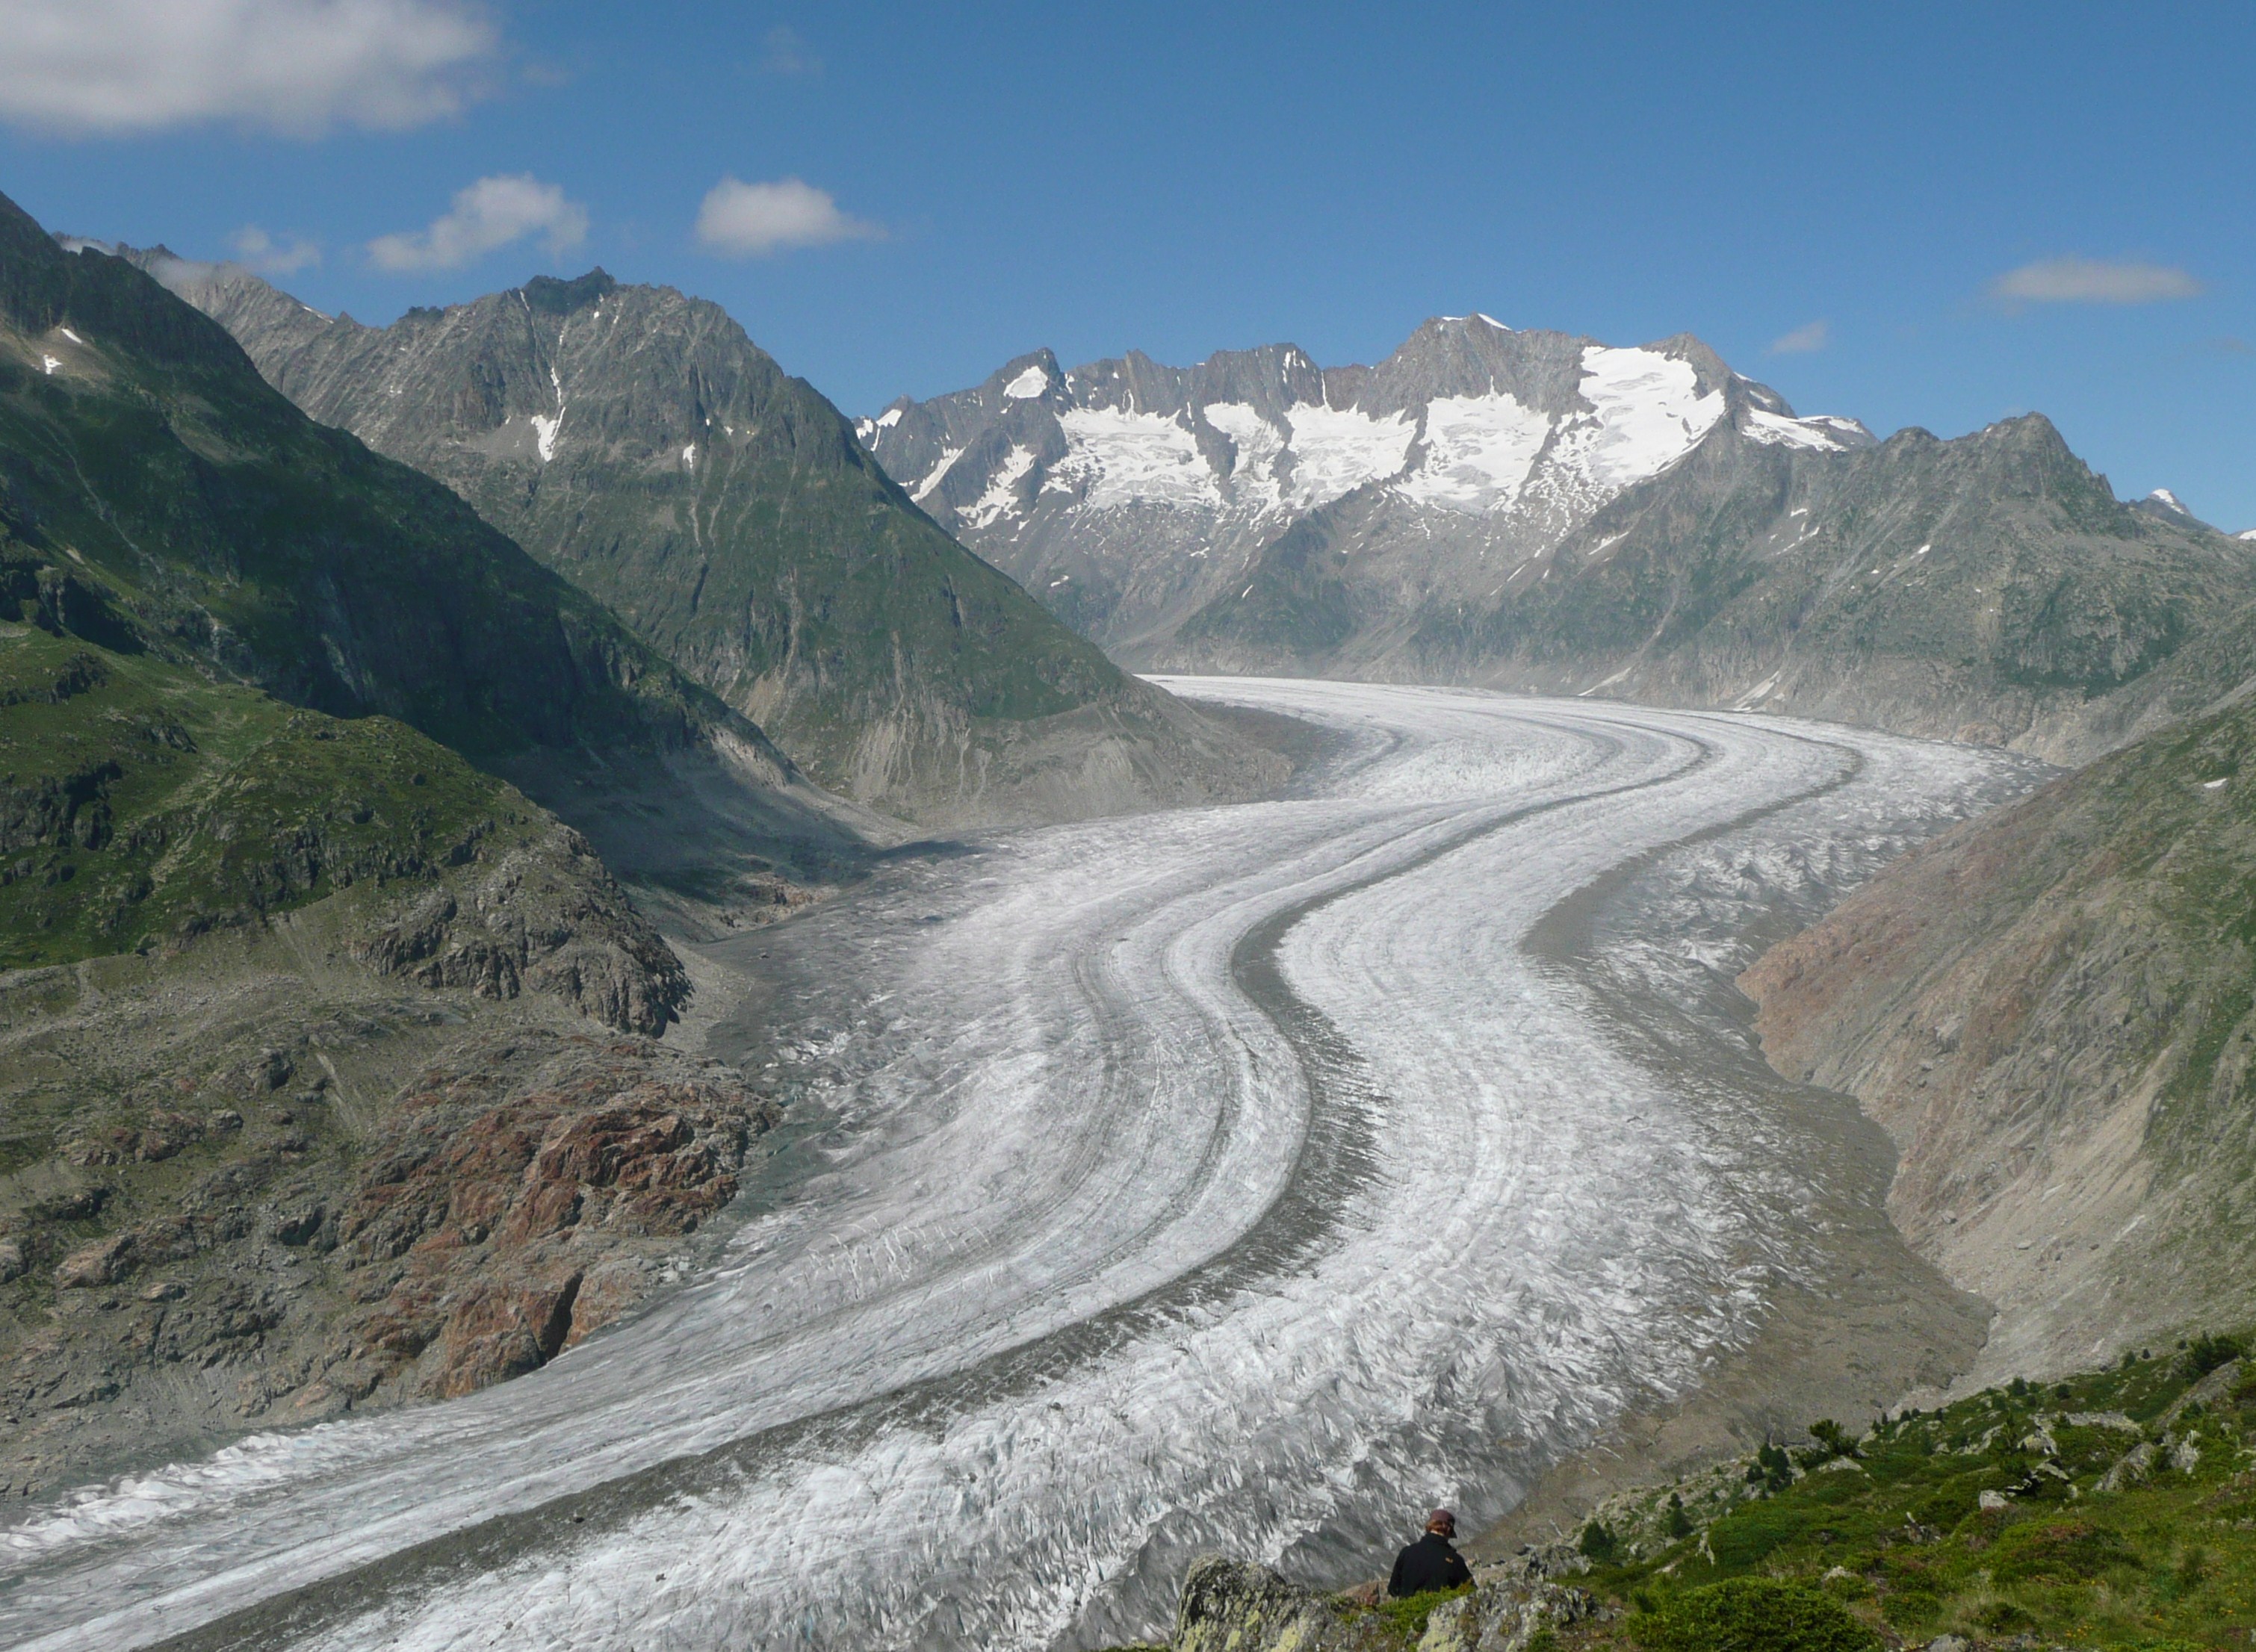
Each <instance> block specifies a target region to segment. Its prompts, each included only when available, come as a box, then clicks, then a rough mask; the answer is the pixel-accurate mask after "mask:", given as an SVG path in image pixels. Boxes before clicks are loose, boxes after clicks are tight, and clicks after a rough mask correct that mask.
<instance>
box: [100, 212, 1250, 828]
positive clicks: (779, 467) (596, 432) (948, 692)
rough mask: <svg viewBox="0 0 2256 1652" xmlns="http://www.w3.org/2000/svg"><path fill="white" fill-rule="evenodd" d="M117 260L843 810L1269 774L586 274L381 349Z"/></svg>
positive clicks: (1124, 793) (299, 313)
mask: <svg viewBox="0 0 2256 1652" xmlns="http://www.w3.org/2000/svg"><path fill="white" fill-rule="evenodd" d="M133 256H134V257H137V258H138V259H140V260H141V261H142V262H144V263H145V264H149V266H150V267H151V268H152V269H154V270H156V271H159V273H160V274H162V275H164V276H165V278H166V279H167V280H169V281H172V282H173V284H174V285H177V286H179V287H180V290H181V291H182V292H184V293H186V294H187V295H188V296H189V297H190V298H192V299H194V301H195V302H197V303H198V304H200V305H201V306H204V307H205V308H206V309H208V311H209V312H210V313H212V314H214V315H215V316H216V317H217V318H218V319H219V320H222V322H224V323H225V324H226V325H227V326H228V327H230V328H231V329H233V330H234V332H235V333H236V335H237V337H239V338H240V340H241V341H242V342H243V346H244V347H245V348H246V349H248V351H249V352H250V355H251V356H252V358H253V359H254V360H255V361H256V362H257V363H258V365H259V368H260V369H261V370H262V371H264V373H265V375H266V376H267V377H268V378H269V379H270V380H271V381H272V383H274V384H275V385H277V386H278V388H279V389H281V390H283V391H285V392H286V394H288V395H289V396H290V397H292V398H293V400H294V401H296V402H297V403H298V404H299V405H300V406H301V407H303V408H304V409H306V411H308V412H310V413H311V414H313V415H314V417H315V418H320V419H322V420H324V421H327V422H329V423H332V424H335V425H342V426H344V427H346V428H348V429H349V430H352V431H353V432H356V433H357V434H358V435H359V436H360V437H361V438H362V439H364V440H366V441H367V442H368V443H369V444H370V446H373V447H375V448H376V449H377V450H378V451H380V452H383V453H388V454H391V456H393V457H395V458H398V459H400V460H405V461H406V462H408V463H410V464H412V465H414V466H415V467H418V468H419V469H420V470H423V471H425V472H427V473H428V474H429V475H433V476H435V477H437V478H439V479H440V480H441V481H442V482H446V483H447V484H448V486H449V487H450V488H452V489H455V492H457V493H458V494H460V495H461V496H462V498H464V499H465V500H467V501H469V503H471V504H472V505H474V506H475V507H476V510H477V511H478V512H479V514H480V515H481V516H483V517H484V518H485V519H486V520H487V521H488V522H490V523H491V524H494V525H495V526H497V527H498V528H500V529H501V530H503V531H505V532H507V533H509V534H510V535H511V536H512V537H513V538H516V539H517V540H518V542H519V543H521V544H523V545H525V547H526V548H527V549H528V550H529V551H531V552H532V553H533V554H535V555H536V556H538V557H539V558H540V559H542V561H544V562H545V563H546V565H547V566H550V567H552V568H553V569H555V570H557V571H558V572H560V573H563V574H565V575H566V576H568V578H569V579H571V580H573V581H574V582H575V583H576V584H577V585H578V586H580V587H582V588H583V589H585V590H586V591H588V592H589V593H590V594H593V595H594V596H595V597H596V598H597V599H599V600H600V601H603V602H604V603H607V604H609V605H610V607H611V608H614V609H616V610H617V612H618V613H619V614H620V615H623V616H624V618H625V619H626V620H627V621H628V622H630V623H631V624H632V625H633V627H634V628H635V629H636V630H637V632H638V634H639V635H640V636H642V637H643V638H644V639H645V640H646V641H647V642H648V643H651V644H652V645H653V646H654V647H655V648H656V649H657V650H659V651H660V652H661V653H662V654H664V655H665V656H666V657H667V658H669V659H670V660H672V661H673V662H674V663H675V664H678V665H679V666H680V667H681V668H682V669H683V670H684V671H687V672H688V673H689V674H691V675H692V676H693V677H694V678H697V679H698V680H699V681H700V682H701V683H703V684H705V685H709V687H711V688H712V689H713V690H714V691H716V692H717V693H719V694H720V695H721V696H722V697H723V698H724V699H726V700H728V701H729V703H730V704H731V705H732V706H736V707H737V708H738V709H739V710H741V711H742V712H744V714H747V715H750V716H752V717H755V718H757V719H758V721H759V722H760V723H761V724H762V726H763V727H765V728H767V729H769V730H770V731H771V732H772V734H774V735H775V736H776V738H777V739H778V740H779V742H781V743H782V744H783V745H784V747H785V748H786V749H787V750H788V751H790V753H791V754H792V756H793V758H794V759H796V760H797V761H798V762H800V763H801V764H802V765H803V766H804V767H805V768H806V769H807V770H808V772H810V773H812V774H813V775H814V776H815V777H817V778H818V779H820V780H821V781H822V782H823V783H824V784H827V785H829V786H832V787H834V788H835V789H837V790H839V791H842V792H844V793H846V794H848V795H850V796H851V797H854V798H857V799H860V800H863V801H865V802H869V803H871V804H874V805H878V806H882V807H885V808H888V809H892V810H895V811H897V812H910V813H914V814H917V815H919V816H920V817H921V818H926V819H956V818H962V817H965V816H967V815H969V816H976V815H978V814H980V813H981V812H983V810H985V811H986V812H999V813H1001V814H1004V815H1009V814H1012V813H1013V812H1026V811H1027V809H1028V808H1031V809H1032V810H1033V812H1037V813H1039V812H1092V811H1093V810H1094V811H1101V810H1102V809H1103V808H1107V807H1115V806H1120V805H1124V804H1129V803H1133V802H1136V801H1139V800H1142V801H1174V800H1182V799H1188V798H1199V797H1203V796H1209V795H1211V796H1226V795H1237V793H1239V792H1241V791H1244V790H1246V789H1247V785H1248V782H1249V779H1251V778H1257V777H1258V775H1259V773H1260V771H1261V770H1263V768H1264V764H1263V763H1262V762H1261V761H1260V760H1259V758H1258V756H1257V757H1255V758H1253V759H1252V760H1251V762H1250V763H1249V762H1248V761H1247V754H1245V753H1244V752H1243V751H1242V750H1240V749H1238V748H1237V743H1236V742H1235V741H1234V740H1233V739H1232V737H1231V736H1230V735H1227V734H1225V733H1223V731H1221V730H1218V729H1216V728H1211V727H1209V726H1208V725H1206V724H1204V723H1203V722H1202V721H1201V720H1199V719H1198V718H1197V717H1196V716H1195V714H1192V713H1190V712H1189V711H1188V708H1186V707H1184V706H1181V705H1180V704H1178V703H1177V702H1175V701H1174V700H1172V699H1169V698H1168V697H1167V696H1166V695H1164V694H1161V693H1160V692H1158V691H1156V690H1153V689H1151V688H1149V687H1147V686H1146V685H1142V684H1139V683H1137V682H1136V681H1134V680H1133V679H1132V678H1126V677H1124V675H1123V674H1122V673H1121V672H1120V671H1118V670H1117V669H1116V668H1115V667H1114V666H1113V665H1112V664H1110V662H1109V661H1107V660H1106V659H1105V658H1104V657H1103V654H1102V653H1101V652H1099V651H1098V650H1096V648H1095V647H1094V646H1093V645H1091V644H1089V643H1086V642H1084V641H1082V639H1081V638H1079V637H1076V636H1074V635H1073V634H1072V633H1071V632H1069V631H1068V630H1067V629H1065V628H1064V627H1063V626H1061V624H1059V623H1058V622H1056V621H1055V620H1054V619H1053V618H1052V617H1051V616H1050V615H1048V614H1047V612H1046V611H1045V610H1044V609H1043V608H1041V607H1040V604H1038V603H1036V602H1035V601H1033V599H1032V598H1031V597H1029V596H1028V595H1027V594H1026V593H1025V592H1024V591H1022V590H1020V589H1019V587H1018V586H1017V585H1015V584H1014V583H1012V581H1011V580H1008V579H1007V578H1005V576H1004V575H1002V574H1000V573H997V572H996V571H995V570H994V569H993V568H991V567H990V566H987V565H986V564H985V563H983V562H982V561H980V560H979V559H977V558H976V557H974V556H973V555H971V554H970V553H969V552H967V551H965V550H964V549H963V548H962V546H961V545H957V544H956V543H955V540H953V539H952V538H949V537H948V535H947V534H946V533H944V532H943V531H941V530H940V529H939V528H938V527H936V526H935V525H934V524H933V523H932V522H931V520H930V519H929V518H927V517H926V516H925V515H924V514H923V513H922V512H921V511H920V510H917V509H916V508H915V506H913V504H911V503H910V502H909V500H908V498H907V496H906V495H904V494H903V493H902V492H901V490H900V489H899V488H898V487H896V486H895V485H894V484H893V482H892V481H891V480H890V479H888V478H887V477H886V476H885V474H884V472H883V471H881V470H880V469H879V468H878V466H877V464H876V463H875V461H873V460H871V458H870V457H869V455H868V454H867V453H864V451H863V449H862V447H861V445H860V444H859V443H858V442H857V440H856V439H855V437H854V435H853V432H852V431H851V429H850V427H849V426H848V425H847V423H846V421H845V420H844V419H843V418H842V417H841V416H840V414H839V413H838V411H837V410H836V409H835V408H834V407H833V406H831V404H829V403H828V401H826V400H824V399H823V397H821V395H820V394H818V393H817V392H816V391H815V390H814V389H813V388H812V387H811V386H809V385H808V384H807V383H805V382H804V381H802V380H800V379H796V378H793V377H790V376H787V375H786V374H785V373H784V372H783V371H782V369H780V368H779V367H778V366H777V365H776V363H775V362H774V361H773V360H772V359H771V358H770V357H769V356H768V355H766V354H765V352H764V351H762V350H760V349H759V348H757V347H756V346H755V345H754V344H753V343H752V342H751V340H750V339H749V338H747V337H746V336H745V335H744V331H743V329H742V328H740V327H738V326H737V324H736V323H735V322H734V321H733V320H730V317H729V316H728V314H727V313H725V312H724V311H723V310H722V309H721V308H720V307H719V306H716V305H713V304H710V303H707V302H705V301H703V300H701V299H691V298H687V297H685V296H684V295H682V294H681V293H680V292H674V291H673V290H672V289H670V288H660V287H647V286H622V285H618V284H617V283H616V282H614V281H613V280H612V279H611V278H610V277H609V276H607V275H605V274H604V273H603V271H591V272H590V273H589V274H588V275H586V276H583V277H581V278H578V279H576V280H573V281H559V280H554V279H551V278H536V279H534V280H532V281H531V282H528V283H527V284H526V285H525V286H523V287H522V288H518V289H514V290H512V291H510V292H500V293H494V294H490V295H489V296H487V297H485V298H483V299H478V300H476V301H475V302H474V303H470V304H468V305H460V306H452V307H450V308H448V309H446V310H443V311H438V310H416V311H411V312H410V313H408V314H407V315H406V316H405V317H403V318H402V319H401V320H399V321H398V322H397V323H395V324H394V325H392V326H391V327H382V328H378V327H363V326H362V325H360V324H358V323H357V322H355V321H354V320H351V319H350V318H349V317H343V316H340V317H337V318H335V319H334V320H332V319H330V318H328V317H325V316H320V315H317V314H315V313H313V312H311V311H309V310H308V309H307V308H306V307H305V306H302V305H300V304H299V303H297V302H296V301H295V300H294V299H289V298H287V297H286V296H285V295H283V294H280V293H278V292H275V291H274V289H272V288H271V287H270V286H268V285H266V284H264V282H261V281H259V280H257V278H255V277H252V276H250V275H249V274H248V273H247V272H244V271H238V270H233V269H229V268H226V267H222V268H220V269H217V270H214V269H211V268H209V267H207V266H191V265H184V264H181V263H180V261H178V260H175V259H172V258H171V257H169V256H168V255H164V254H161V253H153V254H135V255H133ZM1272 766H1275V765H1272ZM1076 788H1077V789H1078V790H1079V791H1081V792H1082V793H1083V794H1085V798H1084V801H1083V802H1082V804H1081V805H1079V806H1078V807H1076V806H1075V805H1074V803H1073V802H1072V800H1071V798H1070V797H1069V796H1068V794H1069V793H1071V792H1073V791H1075V789H1076Z"/></svg>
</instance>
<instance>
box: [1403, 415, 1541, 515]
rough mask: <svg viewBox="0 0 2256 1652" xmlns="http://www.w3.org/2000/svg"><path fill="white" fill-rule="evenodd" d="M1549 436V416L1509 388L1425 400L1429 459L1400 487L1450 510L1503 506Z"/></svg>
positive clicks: (1514, 494) (1478, 510)
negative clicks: (1523, 400) (1512, 392)
mask: <svg viewBox="0 0 2256 1652" xmlns="http://www.w3.org/2000/svg"><path fill="white" fill-rule="evenodd" d="M1550 438H1551V420H1550V418H1548V417H1547V415H1545V414H1543V413H1541V412H1540V411H1537V410H1536V409H1534V408H1532V407H1528V406H1525V405H1523V404H1521V403H1520V401H1519V398H1518V397H1514V396H1512V394H1511V393H1510V392H1508V391H1505V390H1498V391H1497V392H1496V393H1495V394H1494V395H1491V396H1442V397H1435V399H1434V400H1432V401H1431V402H1429V403H1428V404H1427V405H1426V456H1425V460H1424V461H1423V462H1422V463H1421V464H1420V465H1419V467H1418V468H1417V469H1416V470H1414V472H1412V473H1411V475H1409V476H1408V477H1407V478H1406V479H1405V480H1404V482H1403V483H1402V485H1401V488H1400V490H1399V491H1400V492H1401V493H1402V494H1403V495H1404V496H1406V497H1407V498H1411V499H1414V500H1416V501H1417V502H1418V503H1421V504H1428V505H1438V506H1440V507H1442V509H1443V510H1463V511H1470V512H1474V513H1476V514H1478V513H1482V512H1486V511H1491V510H1500V509H1502V508H1503V507H1505V506H1506V505H1509V504H1511V503H1512V501H1513V500H1514V499H1515V498H1517V497H1518V496H1519V487H1520V484H1521V483H1522V482H1526V480H1527V474H1528V472H1529V471H1531V470H1533V468H1534V467H1535V460H1536V458H1537V456H1538V455H1539V454H1540V453H1542V451H1543V444H1544V443H1545V442H1547V441H1548V440H1549V439H1550Z"/></svg>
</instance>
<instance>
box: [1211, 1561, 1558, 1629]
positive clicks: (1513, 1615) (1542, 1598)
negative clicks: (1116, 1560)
mask: <svg viewBox="0 0 2256 1652" xmlns="http://www.w3.org/2000/svg"><path fill="white" fill-rule="evenodd" d="M1596 1611H1597V1603H1596V1602H1595V1601H1594V1600H1593V1599H1591V1598H1590V1595H1588V1594H1586V1593H1585V1592H1583V1591H1582V1590H1580V1589H1576V1588H1571V1587H1568V1586H1565V1585H1560V1584H1557V1583H1555V1582H1553V1581H1551V1580H1550V1579H1549V1578H1547V1577H1545V1576H1544V1575H1543V1574H1542V1571H1541V1569H1540V1567H1531V1566H1529V1565H1527V1564H1522V1563H1515V1564H1511V1565H1506V1566H1497V1567H1484V1568H1482V1569H1481V1570H1479V1571H1476V1572H1475V1574H1474V1578H1473V1587H1472V1589H1471V1590H1470V1592H1467V1593H1465V1594H1463V1595H1460V1596H1456V1597H1454V1598H1451V1599H1446V1600H1443V1601H1442V1602H1441V1603H1440V1604H1438V1605H1436V1606H1435V1607H1434V1609H1433V1611H1432V1612H1431V1613H1429V1614H1428V1616H1427V1617H1426V1618H1425V1620H1424V1621H1423V1622H1422V1623H1419V1622H1415V1621H1408V1622H1406V1621H1403V1620H1399V1619H1398V1618H1397V1617H1395V1616H1393V1615H1392V1614H1390V1613H1387V1612H1385V1611H1384V1610H1382V1609H1378V1608H1375V1607H1373V1606H1370V1605H1367V1604H1364V1602H1362V1601H1361V1600H1359V1599H1355V1598H1352V1597H1350V1596H1347V1595H1325V1594H1318V1593H1316V1592H1315V1591H1313V1590H1309V1589H1304V1588H1302V1587H1301V1585H1298V1584H1295V1583H1290V1582H1287V1580H1286V1579H1285V1578H1281V1577H1280V1576H1279V1575H1278V1574H1277V1573H1276V1572H1273V1571H1270V1570H1269V1568H1268V1567H1266V1566H1261V1565H1256V1564H1251V1563H1250V1562H1244V1561H1236V1560H1231V1559H1230V1558H1229V1557H1226V1556H1223V1555H1207V1556H1204V1557H1202V1558H1200V1559H1198V1560H1195V1561H1194V1562H1192V1563H1191V1568H1190V1571H1189V1573H1188V1576H1186V1577H1185V1578H1184V1580H1183V1597H1182V1603H1181V1606H1179V1607H1178V1608H1177V1610H1176V1613H1175V1633H1174V1640H1173V1641H1171V1642H1170V1644H1171V1646H1172V1647H1173V1648H1174V1652H1409V1649H1410V1648H1416V1652H1526V1648H1528V1646H1529V1645H1530V1644H1531V1643H1532V1642H1533V1641H1534V1638H1535V1637H1536V1635H1538V1634H1540V1633H1541V1632H1542V1631H1544V1630H1546V1629H1550V1628H1555V1627H1562V1626H1564V1625H1567V1624H1570V1623H1577V1622H1580V1621H1582V1620H1583V1619H1585V1618H1588V1617H1590V1616H1591V1615H1593V1614H1594V1613H1595V1612H1596Z"/></svg>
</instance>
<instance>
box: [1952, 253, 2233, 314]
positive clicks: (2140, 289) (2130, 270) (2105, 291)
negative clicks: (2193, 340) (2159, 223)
mask: <svg viewBox="0 0 2256 1652" xmlns="http://www.w3.org/2000/svg"><path fill="white" fill-rule="evenodd" d="M2201 290H2202V287H2201V283H2200V282H2198V281H2196V280H2195V279H2194V278H2193V277H2191V276H2190V275H2189V274H2187V273H2186V272H2185V271H2183V270H2180V269H2178V268H2176V267H2175V266H2174V265H2171V264H2142V263H2140V262H2138V261H2137V260H2135V259H2129V260H2125V261H2123V262H2120V263H2112V262H2110V261H2109V260H2107V259H2104V258H2078V257H2065V258H2045V259H2041V260H2040V261H2039V262H2037V263H2035V264H2023V265H2022V266H2021V267H2020V269H2018V270H2008V271H2006V273H2005V274H2003V275H2001V276H1999V278H1997V279H1996V280H1995V281H1992V283H1991V284H1990V295H1991V296H1992V298H1996V299H2003V300H2004V301H2005V302H2006V303H2007V304H2013V305H2019V304H2155V303H2160V302H2161V301H2163V300H2165V299H2190V298H2194V297H2196V296H2197V295H2198V294H2199V293H2200V292H2201Z"/></svg>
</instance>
